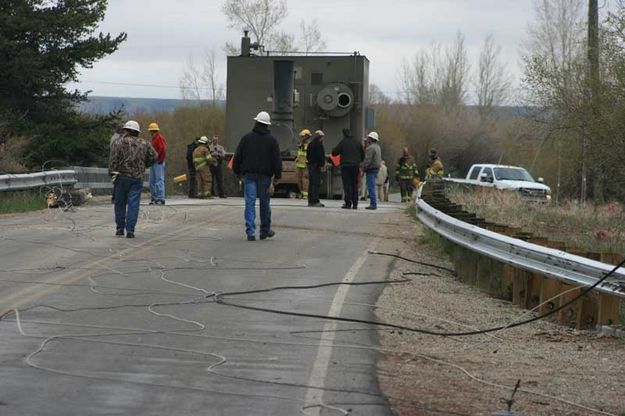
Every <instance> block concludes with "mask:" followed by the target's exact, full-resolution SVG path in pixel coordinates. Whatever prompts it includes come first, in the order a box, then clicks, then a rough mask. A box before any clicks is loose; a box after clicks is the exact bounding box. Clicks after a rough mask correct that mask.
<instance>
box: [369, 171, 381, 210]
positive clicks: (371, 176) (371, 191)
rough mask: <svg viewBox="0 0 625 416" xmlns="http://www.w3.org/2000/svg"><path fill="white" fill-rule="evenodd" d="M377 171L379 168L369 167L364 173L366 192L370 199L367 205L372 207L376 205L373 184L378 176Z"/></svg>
mask: <svg viewBox="0 0 625 416" xmlns="http://www.w3.org/2000/svg"><path fill="white" fill-rule="evenodd" d="M378 171H379V169H371V170H368V171H367V173H366V176H367V192H369V199H370V203H369V205H371V206H372V207H377V206H378V198H377V196H376V194H375V192H376V189H375V188H376V186H375V181H376V179H377V178H378Z"/></svg>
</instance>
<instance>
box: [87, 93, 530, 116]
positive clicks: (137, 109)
mask: <svg viewBox="0 0 625 416" xmlns="http://www.w3.org/2000/svg"><path fill="white" fill-rule="evenodd" d="M196 103H197V102H195V101H187V100H175V99H165V98H129V97H98V96H93V97H89V99H88V100H87V101H85V102H83V103H80V104H79V105H78V109H79V110H80V111H82V112H84V113H89V114H108V113H110V112H111V111H115V110H118V109H123V110H124V111H125V112H126V113H127V114H129V115H135V114H154V113H159V112H165V111H173V110H175V109H176V108H178V107H183V106H189V105H194V104H196ZM217 105H218V106H219V107H225V106H226V102H225V101H219V102H218V104H217ZM393 105H396V106H403V105H404V104H393ZM467 109H468V111H470V112H477V107H475V106H472V105H469V106H467ZM529 110H530V108H529V107H522V106H500V107H497V109H496V113H497V115H498V117H499V118H501V119H504V120H505V119H510V118H517V117H523V116H524V115H526V114H527V112H528V111H529Z"/></svg>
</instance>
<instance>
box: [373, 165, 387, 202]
mask: <svg viewBox="0 0 625 416" xmlns="http://www.w3.org/2000/svg"><path fill="white" fill-rule="evenodd" d="M375 184H376V186H377V188H378V197H379V198H380V199H381V200H383V201H384V202H388V184H389V182H388V169H387V168H386V163H385V162H384V161H382V164H381V165H380V170H379V171H378V176H377V177H376V179H375Z"/></svg>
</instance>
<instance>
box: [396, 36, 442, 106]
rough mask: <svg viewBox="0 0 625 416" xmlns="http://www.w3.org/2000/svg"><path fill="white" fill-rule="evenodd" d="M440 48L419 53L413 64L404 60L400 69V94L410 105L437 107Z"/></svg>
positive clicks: (434, 46) (435, 46)
mask: <svg viewBox="0 0 625 416" xmlns="http://www.w3.org/2000/svg"><path fill="white" fill-rule="evenodd" d="M439 50H440V48H439V47H438V45H432V46H431V47H430V49H428V50H424V51H420V52H418V53H417V54H416V55H415V56H414V58H413V60H412V62H409V61H407V60H406V59H404V60H403V61H402V64H401V67H400V73H399V77H400V93H401V95H403V99H404V101H405V102H406V103H407V104H410V105H435V104H436V103H437V95H438V85H437V81H436V76H437V67H438V65H439V64H440V54H439Z"/></svg>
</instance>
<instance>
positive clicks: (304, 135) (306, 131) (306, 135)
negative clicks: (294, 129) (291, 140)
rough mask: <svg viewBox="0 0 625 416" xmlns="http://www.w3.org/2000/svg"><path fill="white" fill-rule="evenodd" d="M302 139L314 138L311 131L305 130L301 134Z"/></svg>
mask: <svg viewBox="0 0 625 416" xmlns="http://www.w3.org/2000/svg"><path fill="white" fill-rule="evenodd" d="M299 135H300V137H310V136H312V134H310V130H308V129H304V130H302V131H300V132H299Z"/></svg>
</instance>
